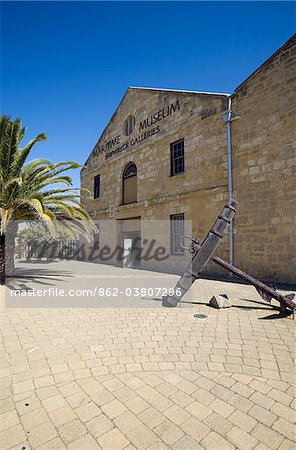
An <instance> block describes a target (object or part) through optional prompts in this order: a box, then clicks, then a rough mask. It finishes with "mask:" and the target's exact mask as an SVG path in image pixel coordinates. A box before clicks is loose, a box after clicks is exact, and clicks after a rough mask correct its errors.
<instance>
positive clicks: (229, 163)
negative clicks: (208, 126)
mask: <svg viewBox="0 0 296 450" xmlns="http://www.w3.org/2000/svg"><path fill="white" fill-rule="evenodd" d="M222 119H223V121H224V123H225V125H226V141H227V191H228V200H230V199H232V198H233V188H232V147H231V122H232V120H234V119H233V113H232V109H231V96H229V97H227V109H226V111H224V112H223V113H222ZM228 239H229V263H230V264H234V250H233V223H232V222H231V223H230V225H229V229H228Z"/></svg>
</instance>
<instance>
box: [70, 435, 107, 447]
mask: <svg viewBox="0 0 296 450" xmlns="http://www.w3.org/2000/svg"><path fill="white" fill-rule="evenodd" d="M98 449H100V446H99V444H98V443H97V442H96V441H95V439H94V438H93V437H92V436H91V435H90V434H86V435H85V436H82V437H81V438H80V439H77V440H76V441H74V442H71V443H70V444H69V445H68V450H98Z"/></svg>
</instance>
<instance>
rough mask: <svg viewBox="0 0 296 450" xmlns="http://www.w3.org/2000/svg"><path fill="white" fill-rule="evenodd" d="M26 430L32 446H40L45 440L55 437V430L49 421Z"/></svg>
mask: <svg viewBox="0 0 296 450" xmlns="http://www.w3.org/2000/svg"><path fill="white" fill-rule="evenodd" d="M26 431H27V437H28V440H29V441H30V444H31V446H32V448H33V449H34V448H37V447H40V446H41V445H43V444H45V443H46V442H49V441H51V440H52V439H53V438H55V437H57V432H56V430H55V428H54V427H53V425H52V423H51V422H44V423H42V424H41V425H37V426H36V427H33V428H31V429H30V430H26Z"/></svg>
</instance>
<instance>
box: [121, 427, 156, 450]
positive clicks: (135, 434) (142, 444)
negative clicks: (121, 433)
mask: <svg viewBox="0 0 296 450" xmlns="http://www.w3.org/2000/svg"><path fill="white" fill-rule="evenodd" d="M126 436H127V438H128V439H129V440H130V441H131V442H132V444H133V445H134V446H135V447H136V448H137V449H142V448H148V447H149V446H151V445H152V444H154V443H155V442H157V441H158V440H159V439H158V437H157V436H156V434H154V433H153V432H152V431H151V430H149V428H147V427H146V425H141V426H140V427H138V428H135V429H133V430H130V431H128V432H127V433H126Z"/></svg>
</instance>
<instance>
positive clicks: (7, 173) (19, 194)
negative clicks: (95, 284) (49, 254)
mask: <svg viewBox="0 0 296 450" xmlns="http://www.w3.org/2000/svg"><path fill="white" fill-rule="evenodd" d="M24 134H25V128H23V127H22V124H21V121H20V119H16V120H15V121H12V120H10V118H9V117H7V116H3V115H1V116H0V234H2V235H4V234H5V232H6V228H7V224H8V222H9V221H11V220H18V221H25V222H26V221H35V220H37V221H42V222H43V223H45V224H46V226H47V227H48V229H49V230H50V231H51V233H52V234H56V233H57V230H58V228H59V229H60V228H61V227H63V228H64V230H67V232H68V236H69V237H70V238H72V239H75V238H76V237H77V235H79V234H83V235H86V236H87V235H89V232H90V231H91V230H93V223H92V221H91V219H90V217H89V215H88V214H87V212H86V211H85V209H84V207H83V205H82V204H81V203H80V189H74V188H72V180H71V178H70V177H69V176H68V175H67V174H66V172H67V171H68V170H69V169H77V168H79V167H80V166H79V164H77V163H76V162H74V161H63V162H59V163H56V164H54V163H51V162H50V161H48V160H46V159H34V160H32V161H30V162H27V158H28V156H29V154H30V151H31V150H32V148H33V146H34V144H35V143H36V142H41V141H45V140H46V136H45V134H44V133H41V134H39V135H38V136H37V137H36V138H35V139H32V140H31V141H30V142H29V143H27V144H26V145H24V146H23V147H21V143H22V140H23V137H24ZM54 185H57V186H56V187H55V186H54Z"/></svg>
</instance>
